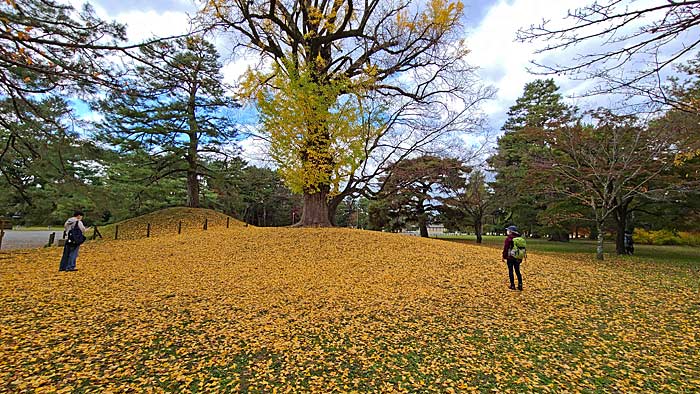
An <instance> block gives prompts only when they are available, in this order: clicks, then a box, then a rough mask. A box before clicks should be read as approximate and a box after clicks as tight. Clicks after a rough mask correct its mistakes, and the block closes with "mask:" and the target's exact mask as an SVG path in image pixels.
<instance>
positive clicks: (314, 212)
mask: <svg viewBox="0 0 700 394" xmlns="http://www.w3.org/2000/svg"><path fill="white" fill-rule="evenodd" d="M336 208H337V206H336ZM294 226H295V227H333V225H332V224H331V220H330V216H329V213H328V191H326V190H322V191H318V192H315V193H304V206H303V208H302V211H301V219H300V220H299V222H298V223H296V224H295V225H294Z"/></svg>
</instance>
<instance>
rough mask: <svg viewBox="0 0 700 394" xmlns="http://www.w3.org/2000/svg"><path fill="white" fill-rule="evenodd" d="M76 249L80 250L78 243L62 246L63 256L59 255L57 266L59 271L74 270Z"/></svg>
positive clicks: (76, 257)
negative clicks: (59, 259) (59, 262)
mask: <svg viewBox="0 0 700 394" xmlns="http://www.w3.org/2000/svg"><path fill="white" fill-rule="evenodd" d="M78 250H80V245H77V246H72V245H65V246H63V256H62V257H61V264H60V265H59V267H58V270H59V271H67V270H74V269H75V263H76V260H77V259H78Z"/></svg>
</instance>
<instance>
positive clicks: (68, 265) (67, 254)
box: [58, 211, 86, 271]
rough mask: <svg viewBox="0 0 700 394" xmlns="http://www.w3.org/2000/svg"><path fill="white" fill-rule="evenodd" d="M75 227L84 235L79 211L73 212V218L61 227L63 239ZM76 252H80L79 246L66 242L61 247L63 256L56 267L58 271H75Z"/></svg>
mask: <svg viewBox="0 0 700 394" xmlns="http://www.w3.org/2000/svg"><path fill="white" fill-rule="evenodd" d="M73 227H77V228H78V229H80V232H81V233H84V232H85V230H86V228H85V225H84V224H83V213H82V212H81V211H75V213H74V214H73V217H71V218H68V220H66V223H65V224H64V225H63V230H64V231H63V238H66V235H67V234H68V232H69V231H70V230H71V229H72V228H73ZM78 250H80V245H71V244H70V243H68V242H67V240H66V243H65V244H64V245H63V256H62V257H61V264H60V266H59V267H58V270H59V271H77V270H78V269H77V268H75V263H76V260H77V259H78Z"/></svg>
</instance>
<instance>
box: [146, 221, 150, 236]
mask: <svg viewBox="0 0 700 394" xmlns="http://www.w3.org/2000/svg"><path fill="white" fill-rule="evenodd" d="M150 237H151V223H148V226H146V238H150Z"/></svg>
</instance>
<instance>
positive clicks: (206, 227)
mask: <svg viewBox="0 0 700 394" xmlns="http://www.w3.org/2000/svg"><path fill="white" fill-rule="evenodd" d="M208 228H209V219H206V218H205V219H204V229H205V230H207V229H208Z"/></svg>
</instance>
